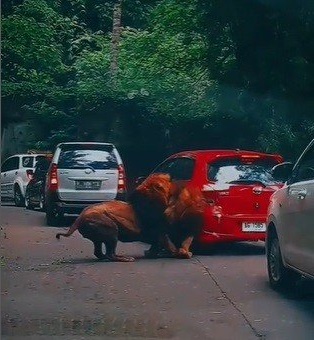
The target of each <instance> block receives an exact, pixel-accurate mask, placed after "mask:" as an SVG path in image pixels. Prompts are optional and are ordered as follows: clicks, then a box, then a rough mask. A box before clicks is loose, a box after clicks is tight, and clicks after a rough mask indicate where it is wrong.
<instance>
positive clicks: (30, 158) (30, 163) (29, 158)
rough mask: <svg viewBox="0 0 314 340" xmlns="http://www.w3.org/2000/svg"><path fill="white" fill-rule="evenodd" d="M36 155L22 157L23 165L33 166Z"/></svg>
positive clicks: (26, 166) (25, 166)
mask: <svg viewBox="0 0 314 340" xmlns="http://www.w3.org/2000/svg"><path fill="white" fill-rule="evenodd" d="M33 163H34V157H33V156H25V157H22V166H23V167H24V168H33V166H34V164H33Z"/></svg>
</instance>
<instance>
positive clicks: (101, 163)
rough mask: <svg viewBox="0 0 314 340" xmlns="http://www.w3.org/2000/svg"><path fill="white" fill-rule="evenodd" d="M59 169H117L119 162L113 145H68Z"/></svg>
mask: <svg viewBox="0 0 314 340" xmlns="http://www.w3.org/2000/svg"><path fill="white" fill-rule="evenodd" d="M58 168H59V169H82V168H92V169H94V170H100V169H117V168H118V162H117V159H116V156H115V154H114V152H113V147H112V146H111V145H81V146H77V145H67V146H64V147H62V149H61V152H60V156H59V161H58Z"/></svg>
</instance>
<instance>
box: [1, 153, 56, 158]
mask: <svg viewBox="0 0 314 340" xmlns="http://www.w3.org/2000/svg"><path fill="white" fill-rule="evenodd" d="M31 156H32V157H34V156H35V157H36V156H45V157H49V155H47V154H46V153H17V154H15V155H12V156H9V157H7V158H11V157H31Z"/></svg>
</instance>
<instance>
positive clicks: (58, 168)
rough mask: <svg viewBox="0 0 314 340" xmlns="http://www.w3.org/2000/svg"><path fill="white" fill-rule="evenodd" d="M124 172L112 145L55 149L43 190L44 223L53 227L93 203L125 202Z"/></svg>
mask: <svg viewBox="0 0 314 340" xmlns="http://www.w3.org/2000/svg"><path fill="white" fill-rule="evenodd" d="M126 193H127V192H126V178H125V170H124V166H123V163H122V159H121V157H120V154H119V153H118V151H117V149H116V147H115V146H114V145H113V144H111V143H97V142H68V143H60V144H58V145H57V147H56V150H55V153H54V155H53V158H52V162H51V164H50V167H49V170H48V174H47V179H46V187H45V197H46V202H45V205H46V220H47V224H48V225H56V224H58V222H59V219H60V217H62V215H63V214H64V213H70V214H71V213H74V214H75V213H79V212H80V211H81V210H82V209H83V208H85V207H86V206H88V205H90V204H93V203H100V202H104V201H111V200H114V199H117V200H125V199H126Z"/></svg>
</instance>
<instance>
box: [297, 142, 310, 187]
mask: <svg viewBox="0 0 314 340" xmlns="http://www.w3.org/2000/svg"><path fill="white" fill-rule="evenodd" d="M311 179H314V147H313V146H312V148H311V149H309V150H308V151H307V152H306V154H304V156H303V157H302V159H301V160H300V162H299V165H298V167H297V169H296V173H295V176H294V181H295V182H300V181H308V180H311Z"/></svg>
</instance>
